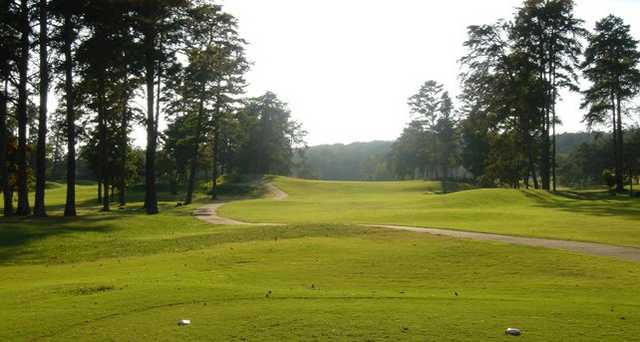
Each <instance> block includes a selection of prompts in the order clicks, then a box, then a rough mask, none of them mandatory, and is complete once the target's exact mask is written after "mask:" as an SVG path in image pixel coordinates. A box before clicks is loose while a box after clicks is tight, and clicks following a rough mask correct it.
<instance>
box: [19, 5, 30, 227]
mask: <svg viewBox="0 0 640 342" xmlns="http://www.w3.org/2000/svg"><path fill="white" fill-rule="evenodd" d="M29 32H30V26H29V6H28V0H22V1H21V2H20V34H21V37H20V60H19V62H18V70H19V73H20V76H19V81H18V108H17V112H18V113H17V114H18V155H17V159H18V177H17V178H18V210H17V214H18V215H20V216H27V215H29V213H30V212H31V209H30V208H29V188H28V183H27V120H28V118H27V100H28V94H27V82H28V71H29V70H28V69H29Z"/></svg>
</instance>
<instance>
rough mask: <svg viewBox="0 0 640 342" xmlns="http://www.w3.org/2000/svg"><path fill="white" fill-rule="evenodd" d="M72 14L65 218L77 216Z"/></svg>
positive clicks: (67, 36) (67, 52)
mask: <svg viewBox="0 0 640 342" xmlns="http://www.w3.org/2000/svg"><path fill="white" fill-rule="evenodd" d="M72 25H73V24H72V22H71V13H69V12H65V14H64V27H63V36H64V47H63V49H64V74H65V75H64V89H65V96H66V105H67V108H66V109H67V117H66V129H67V198H66V203H65V206H64V216H66V217H74V216H76V115H75V111H74V101H75V99H74V96H75V95H74V91H73V61H72V57H71V45H72V44H73V26H72Z"/></svg>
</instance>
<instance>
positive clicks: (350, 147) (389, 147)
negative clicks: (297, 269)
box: [292, 130, 640, 186]
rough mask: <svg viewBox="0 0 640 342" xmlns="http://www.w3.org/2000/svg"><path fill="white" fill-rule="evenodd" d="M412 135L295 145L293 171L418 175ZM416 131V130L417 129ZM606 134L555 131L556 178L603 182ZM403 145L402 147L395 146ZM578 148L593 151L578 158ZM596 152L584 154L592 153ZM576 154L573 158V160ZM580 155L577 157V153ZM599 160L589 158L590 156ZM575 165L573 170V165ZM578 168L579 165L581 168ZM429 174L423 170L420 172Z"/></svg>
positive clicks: (454, 172)
mask: <svg viewBox="0 0 640 342" xmlns="http://www.w3.org/2000/svg"><path fill="white" fill-rule="evenodd" d="M411 132H416V134H414V135H413V138H414V139H415V140H412V139H411V138H410V135H409V134H407V133H405V134H403V136H402V137H401V138H400V139H397V140H396V141H370V142H356V143H351V144H346V145H345V144H333V145H317V146H310V147H306V148H304V149H299V150H297V153H296V154H295V156H294V159H293V169H292V173H293V175H294V176H297V177H302V178H311V179H324V180H365V181H372V180H373V181H384V180H398V179H424V178H425V173H424V170H425V169H433V167H432V166H431V167H430V166H428V165H425V164H424V158H422V157H420V156H422V155H424V154H425V153H426V152H425V150H426V149H427V148H428V146H429V145H428V144H427V143H426V139H425V136H424V131H411ZM419 132H422V133H419ZM631 132H632V133H631V134H627V137H628V138H625V139H627V140H626V141H625V145H628V146H629V148H628V149H627V150H629V151H634V150H637V149H636V148H634V146H635V144H637V143H636V141H637V140H636V139H637V138H635V137H640V134H636V133H635V132H640V131H636V130H632V131H631ZM610 141H611V140H610V135H609V134H605V133H601V132H580V133H562V134H558V135H557V137H556V142H557V148H558V181H559V183H560V184H563V185H570V186H587V185H595V184H603V183H602V182H603V180H604V179H603V176H602V170H604V169H608V168H610V167H611V166H610V165H609V163H608V160H609V157H608V156H609V151H610V150H611V148H610V143H609V142H610ZM402 147H407V149H401V148H402ZM583 151H589V152H593V151H597V152H598V153H592V154H589V155H588V156H585V157H584V158H583V157H582V155H584V154H580V153H583ZM596 155H597V157H596V158H590V157H591V156H596ZM576 158H578V160H577V161H576ZM580 158H582V159H580ZM595 160H598V161H599V162H597V163H593V164H589V162H591V161H595ZM461 167H462V165H461V161H460V150H459V149H457V150H456V151H454V157H453V161H452V163H451V169H450V170H449V171H448V172H447V173H448V174H449V177H450V178H457V179H460V180H471V179H465V177H470V176H471V174H470V173H469V172H465V170H461V169H459V168H461ZM576 167H579V170H578V169H576ZM583 170H584V171H583ZM426 176H427V178H430V177H429V175H426Z"/></svg>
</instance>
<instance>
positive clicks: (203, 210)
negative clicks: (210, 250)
mask: <svg viewBox="0 0 640 342" xmlns="http://www.w3.org/2000/svg"><path fill="white" fill-rule="evenodd" d="M265 188H266V189H267V191H268V192H269V194H271V197H272V198H273V199H274V200H276V201H282V200H284V199H285V198H287V197H288V196H289V195H288V194H287V193H286V192H284V191H282V190H280V189H279V188H278V187H276V186H275V185H273V184H272V183H267V184H266V185H265ZM226 203H228V202H227V201H216V202H213V203H210V204H205V205H203V206H202V207H200V208H198V209H196V210H195V211H194V212H193V215H194V216H195V217H196V218H198V219H200V220H203V221H206V222H209V223H211V224H220V225H243V226H281V225H282V224H280V223H251V222H243V221H238V220H234V219H230V218H226V217H222V216H220V215H218V209H219V208H220V207H221V206H223V205H224V204H226Z"/></svg>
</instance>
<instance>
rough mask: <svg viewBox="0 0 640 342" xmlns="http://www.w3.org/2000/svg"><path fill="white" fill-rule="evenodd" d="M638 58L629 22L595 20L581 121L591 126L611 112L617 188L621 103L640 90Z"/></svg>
mask: <svg viewBox="0 0 640 342" xmlns="http://www.w3.org/2000/svg"><path fill="white" fill-rule="evenodd" d="M639 62H640V52H638V41H637V40H635V39H634V38H633V37H632V36H631V33H630V28H629V25H625V24H624V22H623V20H622V19H621V18H618V17H615V16H613V15H610V16H607V17H606V18H604V19H602V20H600V21H598V22H597V23H596V27H595V32H594V34H593V35H591V36H590V37H589V46H588V47H587V49H586V51H585V61H584V63H583V64H582V68H583V72H584V76H585V77H586V78H587V79H588V80H589V81H591V82H592V86H591V87H590V88H589V89H587V90H585V91H584V92H583V94H584V101H583V103H582V107H583V108H589V112H588V113H587V114H586V115H585V117H584V121H585V122H587V124H588V126H589V127H590V128H591V127H592V126H593V125H594V124H596V123H604V122H606V114H607V112H609V111H610V113H611V121H610V122H611V124H612V128H613V141H614V144H613V145H614V160H615V180H616V181H615V183H616V191H618V192H620V191H623V190H624V176H623V175H624V160H623V156H624V154H623V153H624V149H623V142H624V140H623V125H622V104H623V103H624V102H625V101H628V100H629V99H631V98H632V97H633V96H635V95H637V94H638V92H639V91H640V71H639V70H638V63H639Z"/></svg>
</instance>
